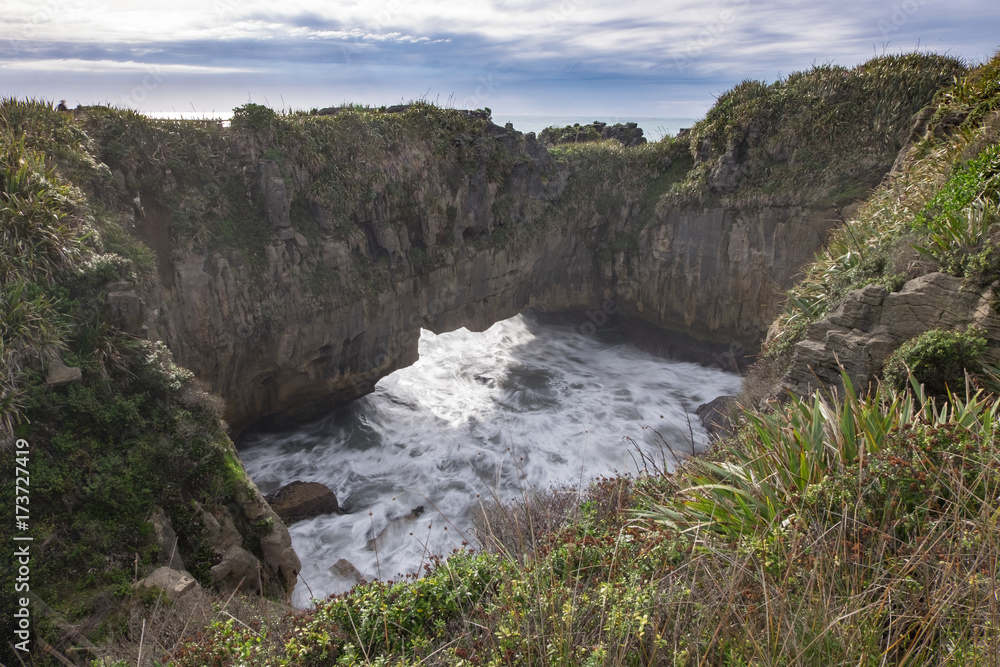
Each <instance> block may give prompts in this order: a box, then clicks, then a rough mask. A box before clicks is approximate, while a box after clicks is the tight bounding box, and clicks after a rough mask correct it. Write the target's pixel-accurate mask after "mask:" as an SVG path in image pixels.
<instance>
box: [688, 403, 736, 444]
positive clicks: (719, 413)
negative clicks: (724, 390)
mask: <svg viewBox="0 0 1000 667" xmlns="http://www.w3.org/2000/svg"><path fill="white" fill-rule="evenodd" d="M735 407H736V397H735V396H719V397H718V398H714V399H712V400H711V401H709V402H708V403H702V404H701V405H699V406H698V408H697V409H696V410H695V411H694V413H695V414H696V415H697V416H698V419H699V420H701V425H702V426H704V427H705V430H706V431H708V436H709V437H710V438H711V439H712V440H718V439H721V438H723V437H725V436H726V435H728V434H729V432H730V429H731V426H732V421H731V419H730V415H731V414H732V412H733V411H734V408H735Z"/></svg>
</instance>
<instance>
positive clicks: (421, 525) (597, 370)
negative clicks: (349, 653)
mask: <svg viewBox="0 0 1000 667" xmlns="http://www.w3.org/2000/svg"><path fill="white" fill-rule="evenodd" d="M419 352H420V359H419V360H418V361H417V362H416V363H415V364H414V365H413V366H410V367H409V368H405V369H403V370H400V371H397V372H395V373H393V374H392V375H390V376H388V377H386V378H383V380H382V381H381V382H379V384H378V386H377V387H376V389H375V391H374V392H373V393H372V394H370V395H368V396H366V397H364V398H361V399H358V400H356V401H353V402H352V403H350V404H348V405H345V406H343V407H341V408H338V409H337V410H335V411H334V412H333V413H332V414H330V415H329V416H328V417H326V418H324V419H321V420H318V421H315V422H311V423H308V424H303V425H301V426H299V427H297V428H295V429H293V430H289V431H286V432H282V433H277V434H276V433H267V434H261V433H258V434H251V435H249V436H247V437H246V438H244V439H243V441H242V442H241V443H240V446H241V449H240V457H241V458H242V459H243V463H244V465H245V466H246V469H247V472H248V473H249V474H250V476H251V478H252V479H253V480H254V481H255V482H256V483H257V484H258V485H259V486H260V488H261V490H262V491H263V492H264V493H269V492H270V491H273V490H275V489H277V488H279V487H280V486H282V485H284V484H287V483H289V482H292V481H295V480H302V481H316V482H322V483H323V484H326V485H327V486H329V487H330V488H331V489H333V491H334V492H335V493H336V494H337V498H338V499H339V500H340V502H341V505H343V506H345V507H346V508H347V509H348V510H349V512H348V513H347V514H343V515H327V516H321V517H316V518H313V519H309V520H306V521H300V522H298V523H296V524H294V525H292V526H291V528H290V532H291V536H292V543H293V545H294V547H295V550H296V552H297V553H298V554H299V558H300V559H301V560H302V565H303V568H302V573H301V576H300V581H299V585H298V587H297V588H296V590H295V593H294V596H293V602H294V603H295V604H296V605H297V606H300V607H304V606H308V604H309V599H310V593H309V590H310V589H311V590H312V594H313V595H315V596H317V597H325V596H327V595H329V594H331V593H340V592H344V591H346V590H348V589H350V587H351V586H352V585H353V584H354V580H353V578H351V576H349V574H345V573H344V572H342V571H335V570H334V569H331V568H332V566H333V565H334V564H335V563H336V562H337V561H338V560H340V559H346V560H347V561H349V562H350V563H352V564H353V565H354V566H355V567H356V568H357V569H358V570H359V571H360V573H361V574H362V575H363V576H364V577H365V578H367V579H369V580H371V579H375V578H382V579H390V578H398V577H399V576H400V575H401V574H403V573H409V572H416V571H420V570H421V568H422V566H423V565H424V564H426V563H427V562H428V560H429V557H430V556H431V555H432V554H442V555H443V554H447V553H449V552H450V551H451V550H452V549H454V548H456V547H459V546H461V544H462V542H463V541H467V542H470V543H474V542H475V538H474V535H473V534H472V532H471V526H470V512H471V511H472V509H473V508H474V507H475V505H476V503H478V502H480V500H481V499H488V498H493V497H499V498H504V499H508V498H512V497H519V496H521V495H522V494H523V493H524V492H525V490H527V489H529V488H534V489H547V488H549V487H551V486H566V485H571V486H575V487H583V486H585V485H586V484H587V483H588V482H589V481H590V480H592V479H595V478H596V477H599V476H601V475H605V474H609V473H612V472H614V471H619V472H636V462H637V461H641V457H640V456H639V454H638V453H637V452H636V451H635V447H634V446H633V444H632V443H631V442H629V441H627V440H626V439H625V438H626V437H628V438H631V439H633V440H634V441H635V442H636V443H638V445H639V447H641V448H642V450H643V453H644V454H645V455H646V456H648V457H651V458H652V459H653V460H656V461H658V462H661V463H662V462H666V463H667V464H672V462H673V459H672V457H671V455H670V452H669V450H668V449H667V448H665V447H664V446H663V444H662V442H661V441H660V439H659V437H658V436H657V435H656V434H655V433H654V429H655V431H657V432H658V433H659V434H660V435H662V436H663V438H664V439H665V440H666V441H667V442H668V443H669V444H670V446H671V447H673V449H674V450H675V451H678V452H679V453H680V452H683V453H687V452H690V451H691V448H692V443H691V442H690V434H691V433H692V432H693V435H694V440H695V442H694V443H693V446H694V447H695V448H698V447H703V446H704V445H705V443H706V442H707V436H706V434H705V432H704V431H703V430H702V429H701V427H700V424H699V422H698V420H697V418H696V417H694V415H693V412H694V410H695V408H697V406H698V405H700V404H702V403H705V402H707V401H710V400H712V399H713V398H715V397H717V396H719V395H722V394H731V393H735V392H736V391H737V390H738V388H739V383H740V378H739V376H737V375H734V374H732V373H726V372H723V371H720V370H717V369H711V368H705V367H702V366H698V365H696V364H688V363H679V362H673V361H668V360H665V359H662V358H660V357H657V356H654V355H651V354H647V353H645V352H642V351H640V350H638V349H637V348H635V347H634V346H632V345H629V344H628V343H626V342H624V341H623V340H622V339H620V338H619V337H618V336H617V335H616V334H614V332H608V331H599V332H598V335H597V336H594V335H585V334H583V333H580V332H579V331H578V329H577V328H576V327H573V326H571V325H567V324H551V323H549V324H542V323H540V322H539V321H537V320H536V319H535V318H534V317H533V316H531V315H530V314H525V315H519V316H517V317H514V318H512V319H510V320H506V321H503V322H498V323H497V324H495V325H493V326H492V327H491V328H490V329H488V330H487V331H485V332H483V333H471V332H469V331H467V330H465V329H459V330H458V331H454V332H451V333H447V334H441V335H435V334H433V333H431V332H429V331H423V332H422V333H421V337H420V347H419ZM643 426H646V427H651V428H646V429H644V428H643ZM417 507H423V512H422V513H414V512H413V510H414V509H415V508H417ZM417 514H418V515H417ZM373 537H377V539H376V540H374V542H373V541H372V538H373Z"/></svg>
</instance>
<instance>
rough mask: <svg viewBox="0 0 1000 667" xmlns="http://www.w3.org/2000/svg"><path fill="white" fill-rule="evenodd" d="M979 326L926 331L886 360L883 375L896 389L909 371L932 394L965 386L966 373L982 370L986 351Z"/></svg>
mask: <svg viewBox="0 0 1000 667" xmlns="http://www.w3.org/2000/svg"><path fill="white" fill-rule="evenodd" d="M984 333H985V332H984V331H983V330H982V329H976V328H970V329H969V330H968V331H964V332H962V331H942V330H940V329H932V330H931V331H926V332H924V333H922V334H920V335H919V336H917V337H916V338H913V339H911V340H909V341H907V342H905V343H903V345H901V346H900V347H899V349H897V350H896V351H895V352H893V353H892V356H890V357H889V359H888V361H886V364H885V369H884V371H883V376H884V378H885V380H886V382H887V383H888V384H889V385H890V386H892V387H894V388H895V389H897V390H900V389H903V388H904V387H905V386H906V384H907V380H908V376H909V374H910V373H912V374H913V377H914V379H916V380H917V382H920V383H921V384H923V385H924V387H925V388H926V390H927V393H928V394H930V395H931V396H946V395H947V394H948V391H949V389H950V390H951V391H953V392H954V391H957V390H958V389H959V388H961V387H963V386H965V373H966V371H968V372H970V373H978V372H980V371H981V370H982V363H981V361H980V356H981V355H982V353H983V352H985V351H986V338H985V337H984Z"/></svg>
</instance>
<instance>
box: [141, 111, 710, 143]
mask: <svg viewBox="0 0 1000 667" xmlns="http://www.w3.org/2000/svg"><path fill="white" fill-rule="evenodd" d="M146 115H148V116H150V117H152V118H170V119H174V120H177V119H201V120H205V119H213V120H223V121H228V120H229V119H230V118H231V117H232V115H233V112H232V111H151V112H149V113H147V114H146ZM594 121H600V122H602V123H607V124H608V125H614V124H615V123H629V122H633V123H638V125H639V127H641V128H642V129H643V134H644V136H645V137H646V138H647V139H649V140H650V141H659V140H660V139H662V138H663V137H665V136H667V135H675V134H677V131H678V130H680V129H681V128H685V127H691V126H692V125H694V124H695V123H696V122H697V121H698V119H697V118H664V117H648V116H596V117H594V116H556V115H552V116H543V115H516V114H515V115H511V114H501V113H495V114H493V122H494V123H496V124H497V125H505V124H506V123H513V124H514V129H515V130H517V131H519V132H524V133H525V134H527V133H528V132H534V133H535V134H538V133H539V132H541V131H542V130H544V129H545V128H547V127H552V126H557V127H565V126H567V125H575V124H576V123H579V124H580V125H587V124H589V123H593V122H594Z"/></svg>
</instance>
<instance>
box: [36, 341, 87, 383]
mask: <svg viewBox="0 0 1000 667" xmlns="http://www.w3.org/2000/svg"><path fill="white" fill-rule="evenodd" d="M81 380H83V370H82V369H80V368H77V367H75V366H67V365H66V364H65V363H63V360H62V357H60V356H59V352H57V351H56V350H49V352H48V370H47V371H46V373H45V384H47V385H48V386H49V387H53V388H55V387H64V386H66V385H68V384H76V383H78V382H80V381H81Z"/></svg>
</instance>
